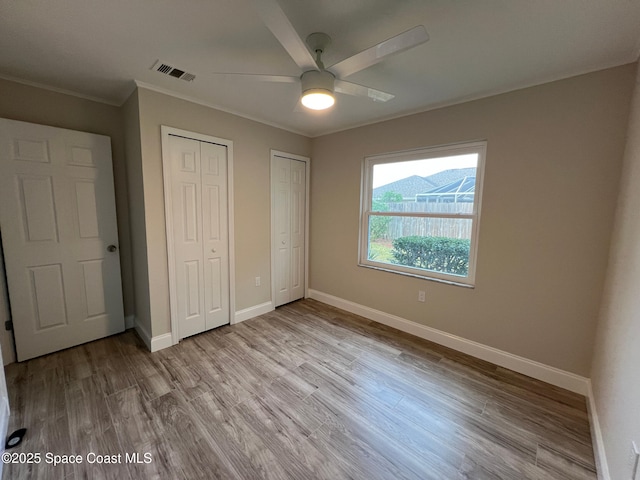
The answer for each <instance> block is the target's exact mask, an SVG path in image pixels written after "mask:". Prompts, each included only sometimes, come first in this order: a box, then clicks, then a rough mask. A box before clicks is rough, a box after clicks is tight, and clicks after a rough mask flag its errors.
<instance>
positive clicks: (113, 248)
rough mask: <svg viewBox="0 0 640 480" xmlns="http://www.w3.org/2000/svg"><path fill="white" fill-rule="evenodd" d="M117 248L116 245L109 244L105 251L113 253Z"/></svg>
mask: <svg viewBox="0 0 640 480" xmlns="http://www.w3.org/2000/svg"><path fill="white" fill-rule="evenodd" d="M117 249H118V247H116V246H115V245H109V246H108V247H107V252H111V253H113V252H115V251H116V250H117Z"/></svg>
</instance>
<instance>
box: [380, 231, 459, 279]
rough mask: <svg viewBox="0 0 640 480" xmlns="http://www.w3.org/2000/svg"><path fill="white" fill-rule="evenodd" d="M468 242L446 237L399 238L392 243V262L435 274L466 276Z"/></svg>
mask: <svg viewBox="0 0 640 480" xmlns="http://www.w3.org/2000/svg"><path fill="white" fill-rule="evenodd" d="M469 246H470V241H469V240H466V239H458V238H446V237H419V236H412V237H400V238H397V239H395V240H394V241H393V250H392V251H391V253H392V255H393V260H392V262H393V263H395V264H398V265H405V266H407V267H417V268H422V269H425V270H432V271H436V272H443V273H452V274H454V275H462V276H466V275H467V274H468V272H469Z"/></svg>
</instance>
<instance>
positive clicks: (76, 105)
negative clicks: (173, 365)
mask: <svg viewBox="0 0 640 480" xmlns="http://www.w3.org/2000/svg"><path fill="white" fill-rule="evenodd" d="M0 92H1V93H0V117H2V118H9V119H11V120H20V121H23V122H31V123H39V124H42V125H50V126H53V127H60V128H68V129H71V130H81V131H84V132H91V133H98V134H102V135H108V136H109V137H111V149H112V154H113V174H114V182H115V190H116V210H117V215H118V237H119V241H120V245H119V246H120V264H121V269H122V290H123V296H124V311H125V315H133V313H134V298H133V288H132V281H133V280H132V271H131V247H130V241H129V205H128V197H127V180H126V166H125V155H124V138H123V131H122V128H121V121H120V108H118V107H114V106H111V105H106V104H103V103H98V102H93V101H91V100H85V99H82V98H78V97H74V96H70V95H65V94H62V93H56V92H52V91H49V90H44V89H40V88H36V87H32V86H27V85H23V84H20V83H16V82H10V81H7V80H2V79H0ZM0 283H2V284H3V283H4V276H2V277H0ZM0 288H4V286H3V285H0ZM6 315H7V312H6V311H3V312H2V316H6ZM2 335H5V336H7V333H5V332H4V328H0V336H2ZM9 337H10V335H9ZM3 347H4V343H3Z"/></svg>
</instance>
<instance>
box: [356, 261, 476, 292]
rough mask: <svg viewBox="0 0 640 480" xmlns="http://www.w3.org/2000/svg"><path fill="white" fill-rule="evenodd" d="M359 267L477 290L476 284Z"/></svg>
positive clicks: (372, 267) (385, 269)
mask: <svg viewBox="0 0 640 480" xmlns="http://www.w3.org/2000/svg"><path fill="white" fill-rule="evenodd" d="M358 266H359V267H364V268H370V269H372V270H379V271H381V272H387V273H394V274H396V275H404V276H405V277H413V278H418V279H420V280H428V281H429V282H437V283H444V284H445V285H453V286H455V287H463V288H470V289H474V288H476V286H475V284H470V283H462V282H456V281H455V280H446V279H444V278H437V277H428V276H426V275H419V274H417V273H408V272H401V271H398V270H393V269H391V268H384V267H379V266H377V265H367V264H364V263H358Z"/></svg>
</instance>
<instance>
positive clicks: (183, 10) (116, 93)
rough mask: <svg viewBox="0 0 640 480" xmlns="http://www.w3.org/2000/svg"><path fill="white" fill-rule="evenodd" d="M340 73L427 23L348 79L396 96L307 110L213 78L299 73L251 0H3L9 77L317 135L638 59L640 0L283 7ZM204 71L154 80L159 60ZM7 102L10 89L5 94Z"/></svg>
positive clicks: (299, 3)
mask: <svg viewBox="0 0 640 480" xmlns="http://www.w3.org/2000/svg"><path fill="white" fill-rule="evenodd" d="M280 4H281V6H282V9H283V10H284V12H285V13H286V14H287V16H288V17H289V19H290V21H291V23H292V24H293V26H294V27H295V29H296V30H297V32H298V33H299V35H300V37H301V38H303V39H304V38H306V36H307V35H308V34H310V33H312V32H316V31H322V32H325V33H328V34H329V35H330V36H331V37H332V39H333V43H332V45H331V47H329V49H328V51H327V52H326V54H325V56H324V60H325V64H326V65H332V64H334V63H336V62H338V61H340V60H342V59H344V58H346V57H349V56H351V55H353V54H355V53H357V52H359V51H361V50H364V49H365V48H368V47H370V46H372V45H374V44H376V43H379V42H381V41H383V40H386V39H387V38H389V37H392V36H394V35H396V34H398V33H401V32H403V31H405V30H408V29H409V28H411V27H413V26H415V25H419V24H422V25H424V26H425V27H426V28H427V31H428V32H429V36H430V40H429V41H428V42H427V43H425V44H423V45H420V46H418V47H415V48H414V49H412V50H409V51H406V52H404V53H401V54H398V55H395V56H393V57H390V58H388V59H386V60H385V61H383V62H382V63H379V64H377V65H374V66H372V67H370V68H368V69H366V70H363V71H361V72H358V73H356V74H354V75H352V76H350V77H348V78H347V80H349V81H352V82H355V83H360V84H364V85H367V86H369V87H373V88H377V89H379V90H383V91H387V92H390V93H394V94H395V95H396V97H395V98H394V99H393V100H391V101H389V102H386V103H374V102H373V101H371V100H369V99H367V98H358V97H351V96H345V95H338V96H337V102H336V105H335V106H334V107H332V108H331V109H330V110H329V111H325V112H321V113H318V112H315V113H314V112H310V111H306V110H304V109H302V107H298V106H297V103H298V99H299V95H300V91H299V87H298V86H297V85H295V84H287V83H262V82H254V81H249V80H238V79H233V80H231V79H229V78H228V77H220V76H215V75H209V73H211V72H241V73H264V74H272V75H296V76H297V75H300V73H301V72H300V71H299V69H298V67H297V66H296V64H295V63H294V62H293V60H291V58H290V57H289V56H288V54H287V52H286V51H285V50H284V48H283V47H282V46H281V45H280V44H279V43H278V41H277V40H276V39H275V37H274V36H273V35H272V33H271V32H270V31H269V30H268V29H267V27H266V26H265V25H264V24H263V23H262V21H261V20H260V18H259V16H258V14H257V13H256V11H255V9H254V8H253V6H252V3H251V2H250V1H249V0H109V1H104V0H55V1H52V0H19V1H18V0H0V46H1V47H0V76H2V77H4V78H10V79H19V80H22V81H25V82H31V83H35V84H40V85H46V86H48V87H51V88H54V89H60V90H63V91H70V92H74V93H76V94H79V95H82V96H87V97H89V98H95V99H101V100H103V101H106V102H110V103H114V104H117V105H120V104H121V103H122V102H123V101H124V100H125V99H126V98H127V96H128V95H129V94H130V93H131V91H132V90H133V80H138V81H139V82H142V83H143V84H145V85H147V86H153V88H158V89H160V90H162V91H169V92H173V93H174V94H176V95H179V96H182V97H185V98H189V99H193V100H195V101H198V102H201V103H204V104H207V105H211V106H213V107H216V108H220V109H222V110H226V111H230V112H234V113H237V114H239V115H243V116H246V117H249V118H253V119H256V120H259V121H262V122H265V123H269V124H273V125H278V126H281V127H283V128H286V129H288V130H291V131H295V132H300V133H303V134H306V135H309V136H317V135H321V134H323V133H328V132H333V131H338V130H343V129H346V128H349V127H353V126H356V125H362V124H366V123H371V122H375V121H378V120H382V119H386V118H392V117H397V116H401V115H404V114H407V113H412V112H417V111H423V110H428V109H430V108H435V107H438V106H442V105H448V104H452V103H457V102H461V101H464V100H468V99H473V98H479V97H483V96H487V95H492V94H495V93H501V92H506V91H510V90H514V89H518V88H523V87H527V86H531V85H536V84H540V83H544V82H547V81H551V80H556V79H559V78H565V77H569V76H573V75H577V74H581V73H586V72H590V71H595V70H599V69H603V68H607V67H611V66H616V65H622V64H625V63H629V62H633V61H635V60H637V59H638V54H639V53H640V1H638V0H535V1H532V0H313V1H311V0H280ZM158 59H160V60H162V61H164V62H167V63H170V64H172V65H173V66H175V67H178V68H181V69H183V70H186V71H189V72H191V73H194V74H196V76H197V77H196V79H195V80H194V81H193V82H185V81H183V80H178V79H174V78H171V77H167V76H164V75H161V74H159V73H157V72H154V71H152V70H151V69H150V68H151V66H152V65H153V64H154V63H155V62H156V60H158ZM0 94H1V92H0Z"/></svg>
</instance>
